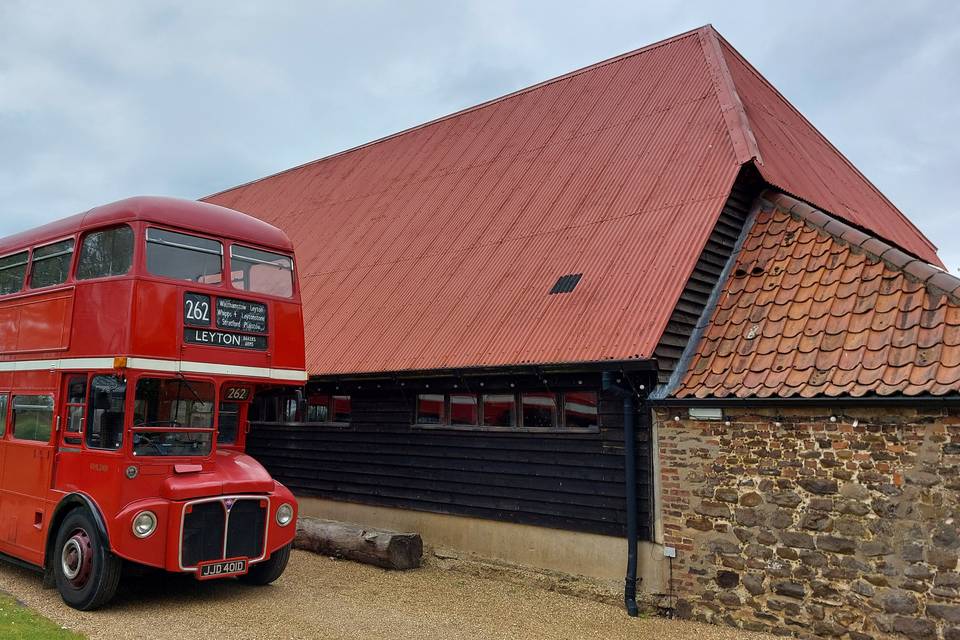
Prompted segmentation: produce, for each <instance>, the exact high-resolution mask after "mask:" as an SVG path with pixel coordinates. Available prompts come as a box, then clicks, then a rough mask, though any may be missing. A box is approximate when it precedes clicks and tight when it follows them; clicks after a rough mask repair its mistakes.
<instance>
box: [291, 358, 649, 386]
mask: <svg viewBox="0 0 960 640" xmlns="http://www.w3.org/2000/svg"><path fill="white" fill-rule="evenodd" d="M656 367H657V365H656V363H655V362H654V361H653V360H639V359H638V360H597V361H590V362H555V363H546V364H523V365H501V366H490V367H484V366H477V367H459V368H454V367H451V368H445V369H417V370H413V369H410V370H406V371H372V372H364V373H331V374H311V375H310V380H311V381H314V382H351V381H366V380H391V381H392V380H412V379H418V378H446V377H457V378H462V377H470V376H491V375H523V374H549V373H603V372H605V371H621V372H624V373H628V372H631V371H655V370H656Z"/></svg>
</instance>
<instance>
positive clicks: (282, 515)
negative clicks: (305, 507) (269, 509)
mask: <svg viewBox="0 0 960 640" xmlns="http://www.w3.org/2000/svg"><path fill="white" fill-rule="evenodd" d="M291 520H293V507H291V506H290V505H289V504H287V503H284V504H282V505H280V508H279V509H277V524H278V525H280V526H281V527H285V526H287V525H288V524H290V521H291Z"/></svg>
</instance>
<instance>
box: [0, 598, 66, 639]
mask: <svg viewBox="0 0 960 640" xmlns="http://www.w3.org/2000/svg"><path fill="white" fill-rule="evenodd" d="M0 638H3V640H7V639H8V638H9V640H82V638H83V636H81V635H80V634H78V633H74V632H73V631H67V630H66V629H61V628H60V627H59V626H58V625H57V624H56V623H55V622H51V621H50V620H47V619H46V618H44V617H42V616H40V615H38V614H36V613H34V612H33V611H31V610H30V609H28V608H26V607H25V606H23V605H22V604H20V603H19V602H17V601H16V600H14V599H13V598H11V597H10V596H8V595H7V594H5V593H0Z"/></svg>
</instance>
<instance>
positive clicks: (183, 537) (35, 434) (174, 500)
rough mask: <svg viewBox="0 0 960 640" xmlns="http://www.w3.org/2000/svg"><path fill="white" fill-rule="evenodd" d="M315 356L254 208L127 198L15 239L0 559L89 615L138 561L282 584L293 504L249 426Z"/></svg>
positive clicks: (282, 265) (3, 245)
mask: <svg viewBox="0 0 960 640" xmlns="http://www.w3.org/2000/svg"><path fill="white" fill-rule="evenodd" d="M303 360H304V349H303V320H302V316H301V310H300V301H299V292H298V288H297V280H296V274H295V271H294V261H293V253H292V245H291V243H290V241H289V239H288V238H287V237H286V236H285V235H284V234H283V233H282V232H281V231H279V230H278V229H276V228H274V227H272V226H270V225H268V224H266V223H264V222H261V221H259V220H256V219H254V218H251V217H249V216H246V215H244V214H241V213H238V212H236V211H231V210H229V209H224V208H222V207H217V206H214V205H209V204H202V203H196V202H189V201H180V200H174V199H166V198H132V199H129V200H124V201H121V202H117V203H114V204H110V205H106V206H103V207H98V208H95V209H92V210H91V211H89V212H87V213H85V214H80V215H78V216H74V217H71V218H67V219H64V220H61V221H58V222H54V223H51V224H49V225H46V226H43V227H40V228H37V229H34V230H31V231H27V232H24V233H21V234H19V235H16V236H12V237H8V238H5V239H0V554H2V555H3V556H6V557H8V558H13V559H15V560H18V561H20V562H22V563H28V564H30V565H32V566H35V567H38V568H42V569H43V571H44V575H45V579H46V580H47V581H48V582H52V583H55V584H56V586H57V588H58V589H59V591H60V593H61V595H62V597H63V599H64V600H65V601H66V602H67V604H69V605H71V606H73V607H75V608H79V609H93V608H96V607H99V606H101V605H103V604H104V603H106V602H107V601H108V600H109V599H110V598H111V597H112V596H113V594H114V592H115V590H116V588H117V581H118V579H119V575H120V570H121V566H122V564H123V562H124V561H127V562H129V563H135V564H139V565H147V566H150V567H156V568H159V569H165V570H168V571H175V572H186V573H191V574H193V575H195V576H197V577H198V578H200V579H206V578H222V577H231V576H237V577H239V578H240V579H242V580H244V581H247V582H249V583H253V584H266V583H269V582H271V581H273V580H275V579H276V578H277V577H279V576H280V574H281V573H282V572H283V570H284V568H285V566H286V563H287V558H288V557H289V550H290V543H291V541H292V539H293V536H294V529H295V527H294V526H292V523H293V522H294V521H295V519H296V510H297V506H296V502H295V501H294V498H293V496H292V494H291V493H290V492H289V491H288V490H287V489H286V488H285V487H284V486H282V485H281V484H279V483H277V482H275V481H274V480H273V479H272V478H271V477H270V475H269V474H268V473H267V472H266V471H265V470H264V469H263V468H262V467H261V466H260V465H259V464H258V463H257V462H256V461H254V460H253V459H251V458H250V457H249V456H247V455H245V453H244V447H245V440H246V435H247V429H248V426H247V425H248V421H247V415H248V410H249V406H250V403H251V402H252V401H253V399H254V398H255V397H256V396H257V395H258V394H276V393H278V392H280V391H282V390H284V389H293V388H299V387H300V386H301V385H302V384H303V381H304V380H305V378H306V374H305V372H304V362H303Z"/></svg>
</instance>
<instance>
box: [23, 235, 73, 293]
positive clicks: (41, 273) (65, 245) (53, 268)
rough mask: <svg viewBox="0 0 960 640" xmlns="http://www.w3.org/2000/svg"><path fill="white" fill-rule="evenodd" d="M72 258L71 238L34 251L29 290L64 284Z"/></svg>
mask: <svg viewBox="0 0 960 640" xmlns="http://www.w3.org/2000/svg"><path fill="white" fill-rule="evenodd" d="M72 258H73V238H70V239H69V240H63V241H61V242H54V243H53V244H48V245H45V246H42V247H37V248H36V249H34V250H33V267H32V268H31V269H30V288H31V289H39V288H40V287H51V286H53V285H55V284H63V283H64V282H66V281H67V275H68V273H69V272H70V260H71V259H72Z"/></svg>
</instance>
